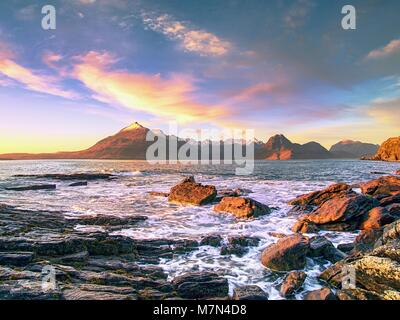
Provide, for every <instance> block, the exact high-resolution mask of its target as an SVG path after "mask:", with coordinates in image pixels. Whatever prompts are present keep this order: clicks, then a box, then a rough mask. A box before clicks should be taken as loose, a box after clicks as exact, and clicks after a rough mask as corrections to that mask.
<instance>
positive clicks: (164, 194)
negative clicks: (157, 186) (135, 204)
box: [149, 191, 169, 198]
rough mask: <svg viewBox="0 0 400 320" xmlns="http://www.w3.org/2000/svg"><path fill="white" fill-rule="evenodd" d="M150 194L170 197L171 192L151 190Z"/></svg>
mask: <svg viewBox="0 0 400 320" xmlns="http://www.w3.org/2000/svg"><path fill="white" fill-rule="evenodd" d="M149 195H151V196H153V197H164V198H168V197H169V193H168V192H158V191H150V192H149Z"/></svg>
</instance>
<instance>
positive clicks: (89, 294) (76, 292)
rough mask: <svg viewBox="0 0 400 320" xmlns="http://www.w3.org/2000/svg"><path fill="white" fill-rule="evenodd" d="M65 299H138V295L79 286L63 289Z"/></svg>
mask: <svg viewBox="0 0 400 320" xmlns="http://www.w3.org/2000/svg"><path fill="white" fill-rule="evenodd" d="M63 298H64V299H65V300H136V295H133V296H132V295H129V294H120V293H113V292H107V291H86V290H82V289H79V288H74V289H67V290H64V291H63Z"/></svg>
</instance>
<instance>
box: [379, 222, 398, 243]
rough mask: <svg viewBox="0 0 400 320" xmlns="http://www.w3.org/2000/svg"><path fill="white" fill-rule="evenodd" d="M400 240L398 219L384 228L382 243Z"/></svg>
mask: <svg viewBox="0 0 400 320" xmlns="http://www.w3.org/2000/svg"><path fill="white" fill-rule="evenodd" d="M393 240H400V220H397V221H395V222H393V223H391V224H390V225H388V226H386V227H385V228H384V229H383V234H382V243H383V244H386V243H388V242H391V241H393Z"/></svg>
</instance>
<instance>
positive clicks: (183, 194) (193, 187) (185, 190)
mask: <svg viewBox="0 0 400 320" xmlns="http://www.w3.org/2000/svg"><path fill="white" fill-rule="evenodd" d="M216 196H217V190H216V189H215V187H214V186H211V185H205V186H203V185H201V184H200V183H196V182H195V181H194V178H193V177H189V178H185V179H184V180H183V181H182V182H181V183H179V184H177V185H176V186H175V187H173V188H172V189H171V191H170V193H169V197H168V201H170V202H176V203H180V204H192V205H198V206H199V205H204V204H207V203H210V202H212V201H213V200H214V199H215V197H216Z"/></svg>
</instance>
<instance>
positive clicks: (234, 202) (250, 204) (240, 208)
mask: <svg viewBox="0 0 400 320" xmlns="http://www.w3.org/2000/svg"><path fill="white" fill-rule="evenodd" d="M214 211H216V212H228V213H232V214H233V215H234V216H235V217H237V218H252V217H258V216H261V215H264V214H268V213H270V212H271V210H270V208H268V206H266V205H264V204H262V203H260V202H257V201H255V200H253V199H250V198H242V197H224V198H222V200H221V202H220V203H219V204H217V205H215V206H214Z"/></svg>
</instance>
